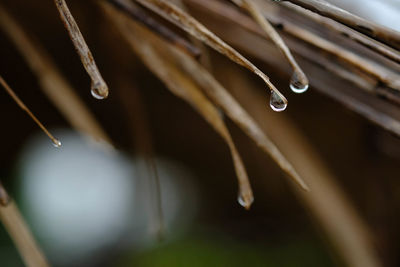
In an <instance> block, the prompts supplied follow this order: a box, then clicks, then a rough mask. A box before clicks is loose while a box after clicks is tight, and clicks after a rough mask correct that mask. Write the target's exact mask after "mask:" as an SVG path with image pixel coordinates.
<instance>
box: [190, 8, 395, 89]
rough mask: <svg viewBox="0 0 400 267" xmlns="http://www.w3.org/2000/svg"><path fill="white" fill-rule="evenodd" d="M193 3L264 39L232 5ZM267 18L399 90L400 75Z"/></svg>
mask: <svg viewBox="0 0 400 267" xmlns="http://www.w3.org/2000/svg"><path fill="white" fill-rule="evenodd" d="M186 1H188V2H190V3H193V4H196V6H198V7H201V8H203V9H205V10H207V11H209V12H213V13H214V14H217V15H218V16H224V17H225V18H227V19H229V20H231V21H234V22H235V23H236V24H237V25H240V26H241V27H243V28H245V29H246V30H248V31H250V32H253V33H256V34H257V35H260V36H264V34H263V32H261V31H260V30H259V29H258V27H257V26H256V24H255V23H254V22H253V21H251V20H249V19H248V18H246V16H244V15H242V14H241V13H240V12H237V11H236V10H234V9H233V8H231V7H229V5H226V4H223V3H222V2H219V1H213V0H186ZM263 14H264V16H265V17H266V18H267V19H268V20H269V21H270V22H271V23H272V24H273V25H279V26H280V28H282V31H284V32H286V33H288V34H289V35H291V36H293V37H295V38H297V39H298V40H301V41H304V42H305V43H307V44H310V45H312V46H314V47H317V48H319V49H321V50H322V51H324V52H328V53H329V54H331V55H334V56H335V57H336V59H338V60H340V61H342V62H345V63H347V64H349V65H351V66H353V67H355V68H357V69H359V70H362V71H363V72H365V73H367V74H369V75H371V76H373V77H375V78H377V79H378V80H379V81H380V82H381V83H382V84H384V85H386V86H388V87H390V88H392V89H395V90H396V91H400V75H398V74H397V73H395V72H393V71H392V70H390V69H389V68H386V67H385V66H382V65H380V64H378V63H376V62H374V61H372V60H370V59H367V58H363V57H361V56H359V55H357V54H355V53H353V52H352V51H349V50H347V49H345V48H343V47H341V46H339V45H337V44H334V43H333V42H331V41H328V40H325V39H323V38H322V37H319V36H318V35H316V34H314V33H312V32H311V31H308V30H306V29H304V28H302V27H299V26H297V25H295V24H293V23H291V22H289V21H286V20H282V19H281V18H276V17H274V16H273V15H270V14H268V13H267V12H263Z"/></svg>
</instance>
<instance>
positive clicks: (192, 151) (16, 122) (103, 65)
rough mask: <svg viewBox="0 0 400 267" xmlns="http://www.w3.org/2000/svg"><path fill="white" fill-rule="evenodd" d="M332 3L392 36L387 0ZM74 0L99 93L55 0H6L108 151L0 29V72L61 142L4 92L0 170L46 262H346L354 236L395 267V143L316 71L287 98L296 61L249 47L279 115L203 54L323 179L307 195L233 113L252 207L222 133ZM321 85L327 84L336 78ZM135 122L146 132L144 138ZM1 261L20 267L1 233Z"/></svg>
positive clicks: (96, 14) (237, 72)
mask: <svg viewBox="0 0 400 267" xmlns="http://www.w3.org/2000/svg"><path fill="white" fill-rule="evenodd" d="M329 2H332V3H334V4H337V5H338V6H341V7H343V8H345V9H347V10H349V11H351V12H354V13H356V14H357V15H360V16H362V17H365V18H367V19H370V20H373V21H376V22H377V23H380V24H383V25H386V26H387V27H391V28H393V29H397V30H400V20H399V17H400V4H399V2H398V1H396V0H385V1H383V0H382V1H378V0H376V1H373V0H370V1H367V0H363V1H361V0H359V1H351V2H349V1H341V0H337V1H334V0H331V1H329ZM68 4H69V6H70V9H71V12H72V13H73V14H74V16H75V18H76V20H77V22H78V24H79V26H80V28H81V31H82V33H83V35H84V36H85V38H86V41H87V43H88V45H89V47H90V48H91V50H92V53H93V55H94V57H95V59H96V62H97V65H98V67H99V69H100V71H101V72H102V74H103V76H104V79H105V80H106V81H107V83H108V84H109V87H110V96H109V98H107V99H105V100H101V101H99V100H96V99H94V98H93V97H92V96H91V95H90V90H89V88H90V81H89V78H88V77H87V74H86V73H85V71H84V69H83V67H82V65H81V63H80V60H79V57H78V56H77V55H76V53H75V50H74V48H73V46H72V43H71V41H70V40H69V37H68V34H67V32H66V30H65V29H64V27H63V25H62V22H61V21H60V19H59V15H58V12H57V10H56V7H55V6H54V3H53V1H45V2H42V1H40V2H37V1H22V0H2V1H1V5H2V6H4V7H6V8H7V10H8V11H9V13H10V14H12V15H13V16H14V17H15V18H16V19H17V21H18V22H19V23H20V24H21V25H22V27H23V28H24V29H25V31H26V32H27V33H28V35H29V36H30V37H33V38H34V39H36V41H38V42H39V43H40V44H41V45H42V46H43V47H44V49H45V50H46V51H47V52H48V53H49V55H50V56H51V57H52V58H53V60H54V62H55V64H56V66H57V67H58V68H59V69H60V70H61V72H62V73H63V75H64V77H65V78H66V79H67V80H68V82H69V83H70V84H71V85H72V87H73V88H74V90H75V93H76V94H77V95H78V96H79V97H80V98H81V99H82V100H83V102H84V103H85V105H86V106H87V107H88V109H89V110H90V111H91V112H92V113H93V114H94V116H95V118H96V119H97V120H98V122H99V123H100V125H101V126H102V127H103V128H104V130H105V132H106V133H107V135H108V136H109V137H110V138H111V140H112V142H113V145H114V147H115V149H113V148H111V147H110V146H108V145H105V144H104V143H98V142H96V141H93V140H90V138H89V137H87V136H84V135H81V134H79V133H78V132H76V131H75V130H74V129H73V128H72V127H71V125H70V124H69V122H68V121H67V120H66V119H65V117H64V116H63V115H62V114H61V113H60V111H59V110H58V109H57V107H56V106H55V105H54V104H53V103H52V102H51V101H49V99H48V98H47V97H46V96H45V95H44V94H43V93H42V91H41V89H40V84H39V82H38V79H37V77H36V76H35V74H34V73H33V72H32V71H31V69H30V68H29V66H28V65H27V64H26V61H25V60H24V58H23V57H22V56H21V54H20V53H19V51H18V50H17V49H16V47H15V45H14V44H13V42H11V41H10V39H9V38H8V37H7V35H6V34H4V32H3V31H0V47H1V49H0V58H1V61H0V74H1V75H2V76H3V77H4V78H5V80H7V81H8V83H9V84H10V86H11V87H12V88H13V89H14V90H15V91H16V93H17V94H18V95H19V96H20V97H21V99H22V100H23V101H24V102H25V103H26V105H27V106H28V107H30V109H31V110H32V111H33V112H34V113H35V114H36V115H37V117H38V118H39V119H40V120H41V121H42V122H43V123H44V124H45V125H46V126H47V127H48V128H49V129H50V131H51V132H52V133H53V134H54V135H55V136H56V137H57V138H58V139H59V140H60V141H61V142H62V147H60V148H55V147H53V146H52V144H51V142H50V141H49V140H48V138H47V137H46V136H45V135H44V134H43V133H42V132H41V131H40V130H39V129H38V128H37V127H36V125H35V124H34V123H33V122H32V121H31V120H30V119H29V117H28V116H26V114H25V113H24V112H23V111H21V110H20V109H19V108H18V106H17V105H16V104H15V103H14V102H13V101H12V99H11V98H10V97H9V96H8V95H7V94H6V93H5V92H4V91H3V90H0V103H1V104H0V121H1V124H0V125H1V131H0V137H1V138H0V140H1V148H2V149H1V153H0V163H1V164H0V179H1V181H2V183H3V184H4V186H5V188H6V189H7V190H8V191H9V192H10V195H11V196H12V197H13V198H14V199H15V201H16V203H17V204H18V205H19V207H20V208H21V211H22V213H23V215H24V217H25V218H26V220H27V222H28V224H29V226H30V228H31V230H32V232H33V234H34V236H35V237H36V238H37V240H38V242H39V244H40V246H41V247H42V249H43V251H44V253H45V255H46V256H47V257H48V259H49V261H50V263H51V264H52V266H100V267H101V266H104V267H105V266H149V267H150V266H288V267H289V266H297V267H299V266H308V267H310V266H347V265H349V264H348V260H346V256H343V254H342V253H343V251H344V250H346V249H348V250H349V251H352V250H351V249H352V248H353V244H355V245H354V246H355V247H356V248H355V251H358V250H357V244H358V243H357V242H358V241H354V242H353V240H352V239H351V238H352V237H351V236H352V234H354V235H355V236H362V237H363V238H365V240H367V243H368V245H366V247H369V246H371V247H372V251H373V253H374V254H376V257H377V258H378V259H379V262H380V263H381V264H382V266H400V256H399V251H400V241H399V240H400V228H399V225H400V213H399V207H400V181H399V177H398V170H399V169H398V166H399V163H400V142H399V140H398V138H397V137H394V136H392V135H390V134H389V133H387V132H385V131H384V130H382V129H381V128H379V127H377V126H374V125H372V124H371V123H370V122H368V121H367V120H366V119H365V118H363V117H362V116H359V115H357V114H355V113H353V112H351V111H349V110H348V109H346V108H345V107H344V106H342V105H341V104H340V103H338V102H336V101H333V100H332V99H331V98H328V97H327V96H326V95H324V94H321V93H320V92H319V91H317V90H314V88H313V73H312V72H311V71H310V72H311V73H310V72H309V73H307V71H306V74H307V75H309V79H310V83H311V86H310V89H309V90H308V91H307V92H306V93H305V94H301V95H297V94H292V93H290V92H289V86H288V80H289V77H290V74H291V73H290V71H287V72H284V71H282V69H279V68H275V67H274V62H270V63H268V62H265V61H261V60H259V59H257V58H252V57H251V55H247V54H246V53H245V51H244V54H245V55H246V56H249V57H250V58H251V59H252V60H253V61H254V62H255V63H256V65H257V66H259V67H260V68H261V69H262V70H263V71H265V72H266V73H267V74H268V75H269V76H270V77H271V80H273V82H274V84H275V85H276V86H277V87H278V88H279V89H281V88H282V91H283V93H285V94H286V96H287V97H288V99H289V103H290V104H289V106H288V108H287V110H286V111H285V112H283V113H279V114H277V113H274V112H273V111H272V110H270V109H269V107H268V95H267V94H266V93H265V88H264V87H263V86H264V85H263V84H261V83H260V82H259V81H258V80H257V78H256V77H255V76H253V75H251V74H250V73H248V72H247V71H246V70H244V69H242V68H239V67H237V66H235V65H234V64H233V63H231V62H229V61H228V60H226V59H225V58H223V57H221V56H219V55H217V54H216V53H214V52H211V51H209V52H210V56H211V58H212V63H213V64H212V66H213V69H214V74H215V76H216V77H217V79H219V80H220V82H221V83H223V84H224V85H225V86H226V88H229V89H230V90H231V91H232V94H233V95H234V96H235V97H237V98H238V99H240V100H239V102H241V103H242V104H243V106H244V107H245V108H247V109H248V111H249V113H250V114H251V115H253V116H254V118H255V119H256V120H257V121H258V123H259V124H260V125H261V127H262V129H263V130H265V131H266V132H267V133H268V134H269V135H270V136H271V138H272V139H273V140H274V141H275V142H276V143H277V144H278V146H279V147H280V148H282V151H283V152H284V154H285V155H286V156H287V157H288V158H289V160H290V161H293V164H294V166H295V167H296V169H298V170H299V172H300V174H303V175H305V176H307V175H308V174H309V175H310V177H311V176H312V175H314V176H315V177H317V178H318V179H319V178H320V179H322V180H318V181H317V180H309V182H310V187H311V189H312V192H311V193H310V194H311V196H308V197H307V196H304V193H302V192H299V190H298V189H297V188H296V187H295V186H293V184H291V183H290V182H288V180H287V177H286V176H285V174H284V173H283V172H282V171H281V170H280V168H279V167H278V166H277V165H276V163H275V162H274V161H272V159H271V158H270V157H269V156H267V155H265V154H264V153H263V152H262V151H261V150H260V149H259V148H258V147H257V146H256V145H255V144H254V143H253V142H252V141H251V140H250V139H249V138H248V137H247V136H246V135H245V134H244V133H243V132H242V131H241V130H240V129H239V128H238V127H237V126H236V125H235V124H234V123H232V121H230V120H229V119H226V120H225V121H226V123H227V125H228V128H229V130H230V132H231V134H232V137H233V139H234V142H235V144H236V145H237V147H238V150H239V152H240V154H241V156H242V159H243V161H244V164H245V166H246V169H247V172H248V175H249V178H250V181H251V183H252V187H253V191H254V195H255V201H254V204H253V206H252V207H251V209H250V210H248V211H247V210H245V209H243V207H241V206H240V205H239V204H238V203H237V194H238V192H237V181H236V176H235V172H234V168H233V165H232V160H231V155H230V153H229V150H228V148H227V146H226V144H225V143H224V141H223V140H222V139H221V138H220V136H218V135H217V134H216V133H215V132H214V130H213V129H212V128H211V127H210V126H209V125H208V124H207V123H206V121H205V120H204V119H203V118H202V117H201V116H199V115H198V113H197V112H196V111H195V110H194V109H192V108H191V107H190V106H189V105H188V104H187V103H185V102H183V101H182V100H181V99H179V98H177V97H175V96H174V95H173V94H171V93H170V92H169V91H168V90H167V89H166V88H165V86H164V85H163V83H162V82H160V81H159V80H158V79H156V78H155V76H154V75H153V74H152V73H151V72H150V71H149V70H147V68H146V67H145V66H144V65H143V64H142V63H141V61H140V59H139V58H138V57H136V56H135V55H134V54H133V53H132V52H131V50H130V49H129V47H128V46H127V45H126V43H125V42H124V41H123V39H121V38H120V37H119V36H118V34H117V32H116V30H115V29H114V28H113V27H112V25H110V23H109V21H108V20H107V19H106V18H105V16H104V14H103V12H102V11H101V9H99V8H98V7H97V6H96V4H95V3H94V2H93V1H77V0H70V1H68ZM193 14H196V12H195V11H193ZM199 19H200V20H201V16H200V15H199ZM201 21H202V22H203V21H204V16H203V20H201ZM204 23H205V24H206V22H204ZM206 25H207V24H206ZM232 27H234V25H232ZM237 38H240V36H237ZM277 55H278V56H279V54H278V52H277ZM282 61H283V57H282ZM235 76H240V77H241V80H237V79H238V78H235ZM122 77H123V78H122ZM235 79H236V80H235ZM121 80H123V81H122V82H121ZM241 82H243V83H242V84H241ZM326 82H327V85H326V86H327V87H328V88H329V86H334V85H335V83H334V82H332V85H330V83H331V81H330V80H327V81H326ZM247 86H249V87H247ZM121 87H124V88H125V89H126V90H129V91H131V92H134V93H133V94H131V95H132V96H133V98H132V99H128V101H127V100H126V97H125V95H124V94H123V93H122V94H121V93H119V91H121V92H123V91H124V90H122V89H120V88H121ZM235 87H239V88H238V90H235ZM250 87H251V88H250ZM54 90H55V91H57V88H54ZM241 90H242V91H243V90H244V91H246V90H249V91H252V93H251V94H252V97H253V98H251V97H249V98H248V99H245V98H243V97H241V96H240V95H241V94H242V95H243V92H242V93H240V91H241ZM332 90H333V89H332ZM255 99H256V100H257V102H254V101H255ZM124 102H125V104H124ZM126 103H128V104H126ZM137 103H139V104H137ZM246 104H247V106H246ZM137 105H140V106H141V108H139V109H138V108H137V107H136V106H137ZM251 106H253V107H251ZM258 107H261V108H258ZM257 108H258V109H257ZM132 113H133V114H134V115H133V119H132V116H131V115H129V114H132ZM135 115H136V117H135ZM138 117H139V119H136V120H135V119H134V118H138ZM275 123H276V124H275ZM143 128H145V130H144V135H145V138H144V139H140V138H141V137H143ZM141 133H142V134H141ZM143 143H146V144H147V145H149V144H150V146H151V151H152V152H151V155H152V156H151V157H152V158H153V160H154V163H155V166H156V168H157V172H158V176H159V179H160V190H161V194H160V195H161V201H162V213H163V216H164V219H163V221H164V232H163V234H162V235H163V236H162V237H160V236H159V235H160V233H158V232H157V227H158V226H159V223H160V222H159V213H158V211H157V205H156V202H157V188H156V186H155V185H154V184H152V182H151V179H150V178H149V175H148V174H147V171H146V166H144V167H143V165H145V163H143V161H145V160H146V158H145V157H144V156H143V154H142V153H140V151H141V149H142V147H143ZM144 146H146V145H144ZM145 149H146V148H145ZM321 173H322V174H321ZM150 176H151V175H150ZM317 178H315V179H317ZM149 181H150V182H149ZM314 181H315V184H316V185H315V187H313V182H314ZM318 188H319V189H320V190H319V191H318ZM332 188H333V191H334V192H332V191H331V189H332ZM315 189H317V190H316V191H317V193H315V195H312V194H313V192H314V191H315ZM324 197H326V199H325V201H324V200H322V199H323V198H324ZM310 203H315V204H310ZM335 203H339V204H337V205H336V204H335ZM330 204H332V206H330ZM318 205H320V206H318ZM341 207H344V208H343V209H345V211H343V210H342V208H341ZM336 209H337V210H336ZM324 212H326V213H327V214H326V215H324ZM342 218H350V220H351V223H354V225H355V226H356V228H357V226H359V227H362V229H359V228H357V229H358V230H360V233H354V231H352V228H351V227H350V228H346V227H347V226H348V225H349V223H348V221H346V219H343V220H342ZM346 231H350V234H349V235H346ZM343 233H344V234H343ZM341 234H343V236H341ZM357 234H359V235H357ZM346 236H349V237H350V238H349V239H348V240H347V239H346ZM335 237H336V238H335ZM361 239H362V238H361ZM360 242H361V243H363V241H360ZM344 244H350V245H349V247H350V248H347V247H346V245H344ZM338 247H341V248H342V249H341V248H338ZM343 248H344V249H343ZM361 251H362V249H361ZM367 251H368V250H367ZM360 253H362V252H360ZM359 255H362V254H359ZM348 257H351V256H348ZM0 262H1V264H0V265H1V266H7V267H14V266H15V267H16V266H23V263H22V261H21V259H20V256H19V255H18V252H17V250H16V249H15V247H14V245H13V243H12V241H11V239H10V237H9V235H8V233H7V232H6V231H5V230H4V228H3V227H0ZM360 262H362V260H361V259H360ZM353 266H357V265H353ZM358 266H362V265H358ZM364 266H367V265H364ZM370 266H378V265H370Z"/></svg>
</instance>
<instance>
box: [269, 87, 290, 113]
mask: <svg viewBox="0 0 400 267" xmlns="http://www.w3.org/2000/svg"><path fill="white" fill-rule="evenodd" d="M269 105H270V106H271V108H272V110H273V111H277V112H280V111H284V110H285V109H286V107H287V101H286V99H284V97H283V96H281V95H279V94H278V93H276V92H275V91H271V98H270V100H269Z"/></svg>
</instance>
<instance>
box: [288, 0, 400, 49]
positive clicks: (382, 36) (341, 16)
mask: <svg viewBox="0 0 400 267" xmlns="http://www.w3.org/2000/svg"><path fill="white" fill-rule="evenodd" d="M284 1H289V2H291V3H293V4H295V5H299V6H301V7H303V8H306V9H309V10H311V11H313V12H316V13H318V14H320V15H322V16H325V17H328V18H331V19H333V20H335V21H338V22H340V23H342V24H344V25H346V26H348V27H350V28H353V29H355V30H356V31H359V32H362V33H364V34H366V35H368V36H370V37H371V38H374V39H376V40H378V41H380V42H383V43H385V44H387V45H389V46H391V47H393V48H395V49H400V33H399V32H397V31H395V30H392V29H388V28H386V27H383V26H380V25H377V24H375V23H373V22H370V21H368V20H365V19H363V18H360V17H358V16H356V15H354V14H352V13H350V12H348V11H346V10H343V9H341V8H339V7H337V6H334V5H332V4H330V3H328V2H326V1H325V0H284Z"/></svg>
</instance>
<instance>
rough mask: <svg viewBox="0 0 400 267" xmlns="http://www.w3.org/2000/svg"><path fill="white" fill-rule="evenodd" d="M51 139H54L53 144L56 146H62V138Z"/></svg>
mask: <svg viewBox="0 0 400 267" xmlns="http://www.w3.org/2000/svg"><path fill="white" fill-rule="evenodd" d="M51 141H53V145H54V146H55V147H57V148H58V147H60V146H61V142H60V140H58V139H53V140H51Z"/></svg>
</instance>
